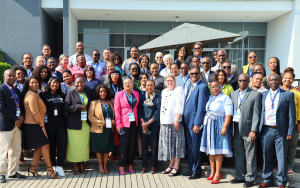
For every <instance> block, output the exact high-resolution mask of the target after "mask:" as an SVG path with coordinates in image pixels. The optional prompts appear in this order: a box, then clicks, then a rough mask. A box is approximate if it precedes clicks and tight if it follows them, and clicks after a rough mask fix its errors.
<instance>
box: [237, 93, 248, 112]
mask: <svg viewBox="0 0 300 188" xmlns="http://www.w3.org/2000/svg"><path fill="white" fill-rule="evenodd" d="M245 91H246V90H245ZM240 93H243V92H241V91H239V93H238V98H239V99H240V105H239V109H241V104H242V102H243V99H242V97H241V95H240ZM243 98H244V97H243Z"/></svg>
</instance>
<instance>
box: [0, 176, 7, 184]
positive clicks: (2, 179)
mask: <svg viewBox="0 0 300 188" xmlns="http://www.w3.org/2000/svg"><path fill="white" fill-rule="evenodd" d="M5 182H6V179H5V176H4V175H1V176H0V183H5Z"/></svg>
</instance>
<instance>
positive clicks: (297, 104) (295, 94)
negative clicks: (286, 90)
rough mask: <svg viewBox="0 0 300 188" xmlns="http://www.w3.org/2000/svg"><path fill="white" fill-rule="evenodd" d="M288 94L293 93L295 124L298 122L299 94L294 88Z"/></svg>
mask: <svg viewBox="0 0 300 188" xmlns="http://www.w3.org/2000/svg"><path fill="white" fill-rule="evenodd" d="M290 92H293V93H294V99H295V106H296V124H298V121H300V92H299V91H296V89H295V88H293V89H291V90H290Z"/></svg>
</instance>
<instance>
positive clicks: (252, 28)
mask: <svg viewBox="0 0 300 188" xmlns="http://www.w3.org/2000/svg"><path fill="white" fill-rule="evenodd" d="M244 30H245V35H248V34H263V35H266V34H267V23H248V22H245V28H244Z"/></svg>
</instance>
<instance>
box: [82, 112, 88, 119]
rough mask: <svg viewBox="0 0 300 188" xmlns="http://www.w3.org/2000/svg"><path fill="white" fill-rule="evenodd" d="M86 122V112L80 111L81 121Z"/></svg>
mask: <svg viewBox="0 0 300 188" xmlns="http://www.w3.org/2000/svg"><path fill="white" fill-rule="evenodd" d="M86 120H87V112H86V111H81V121H86Z"/></svg>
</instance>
